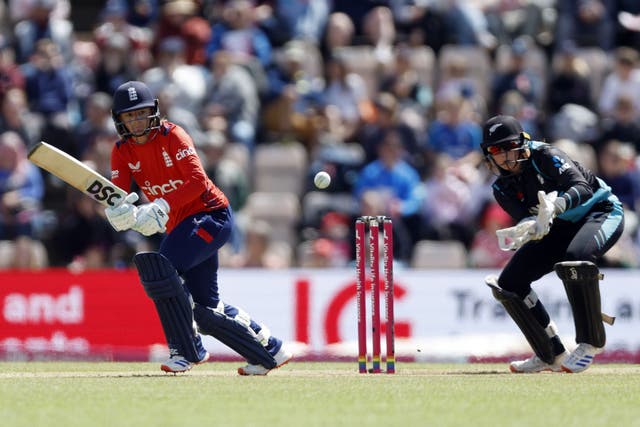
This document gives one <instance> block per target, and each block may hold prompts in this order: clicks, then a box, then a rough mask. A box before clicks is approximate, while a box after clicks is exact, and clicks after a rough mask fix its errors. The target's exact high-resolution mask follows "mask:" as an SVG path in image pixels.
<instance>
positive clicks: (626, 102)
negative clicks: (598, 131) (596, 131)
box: [594, 95, 640, 153]
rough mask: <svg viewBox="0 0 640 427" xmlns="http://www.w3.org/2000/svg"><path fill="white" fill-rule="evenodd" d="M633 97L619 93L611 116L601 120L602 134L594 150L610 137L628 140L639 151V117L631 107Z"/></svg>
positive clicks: (597, 150)
mask: <svg viewBox="0 0 640 427" xmlns="http://www.w3.org/2000/svg"><path fill="white" fill-rule="evenodd" d="M633 103H634V99H633V98H632V97H631V96H629V95H620V96H619V97H618V99H617V101H616V107H615V109H614V110H613V115H612V116H611V117H605V118H604V119H603V120H602V136H601V138H600V139H599V141H598V142H597V144H595V146H594V148H595V149H596V152H600V151H601V149H602V146H603V145H604V144H605V143H606V142H607V141H610V140H612V139H615V140H618V141H622V142H629V143H631V144H632V145H633V147H634V149H635V151H636V152H637V153H640V121H639V120H640V118H639V117H638V112H637V111H636V110H635V109H634V108H633Z"/></svg>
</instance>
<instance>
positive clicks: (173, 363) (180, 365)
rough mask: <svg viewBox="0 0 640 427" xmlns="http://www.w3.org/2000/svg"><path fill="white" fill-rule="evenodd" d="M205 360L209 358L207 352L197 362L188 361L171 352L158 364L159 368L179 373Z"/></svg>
mask: <svg viewBox="0 0 640 427" xmlns="http://www.w3.org/2000/svg"><path fill="white" fill-rule="evenodd" d="M207 360H209V353H206V354H205V355H204V357H203V358H202V360H200V361H199V362H197V363H193V362H189V361H188V360H187V359H185V358H184V357H182V356H181V355H179V354H173V355H171V356H170V357H169V358H168V359H167V360H166V361H165V362H164V363H163V364H162V365H160V369H162V370H163V371H165V372H169V373H172V374H179V373H181V372H187V371H188V370H190V369H191V368H192V367H193V365H199V364H201V363H204V362H206V361H207Z"/></svg>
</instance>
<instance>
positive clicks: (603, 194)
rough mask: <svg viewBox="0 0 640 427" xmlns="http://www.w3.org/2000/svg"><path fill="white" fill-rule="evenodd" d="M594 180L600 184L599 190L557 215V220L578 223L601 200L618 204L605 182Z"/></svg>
mask: <svg viewBox="0 0 640 427" xmlns="http://www.w3.org/2000/svg"><path fill="white" fill-rule="evenodd" d="M596 179H597V180H598V184H600V188H598V189H597V190H596V192H595V193H593V196H591V197H590V198H589V199H588V200H587V201H585V202H584V203H582V204H579V205H577V206H576V207H574V208H571V209H567V210H566V211H564V212H562V213H561V214H560V215H558V218H560V219H563V220H565V221H571V222H578V221H580V220H581V219H582V218H584V216H585V215H586V214H587V212H589V211H590V210H591V208H592V207H593V205H595V204H596V203H598V202H602V201H603V200H610V201H611V202H614V200H615V202H617V203H620V202H619V201H618V198H617V197H616V196H614V195H613V194H611V187H609V186H608V185H607V184H605V182H604V181H603V180H601V179H600V178H596ZM578 202H579V200H578ZM615 202H614V204H615Z"/></svg>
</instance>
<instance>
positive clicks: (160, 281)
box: [133, 252, 206, 363]
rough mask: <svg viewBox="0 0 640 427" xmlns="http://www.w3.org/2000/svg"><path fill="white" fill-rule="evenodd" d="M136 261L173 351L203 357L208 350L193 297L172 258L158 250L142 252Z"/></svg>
mask: <svg viewBox="0 0 640 427" xmlns="http://www.w3.org/2000/svg"><path fill="white" fill-rule="evenodd" d="M133 261H134V263H135V265H136V268H137V269H138V275H139V276H140V281H141V282H142V286H143V287H144V290H145V292H146V293H147V295H148V296H149V298H151V299H152V300H153V302H154V304H155V306H156V311H157V312H158V317H160V323H162V329H163V330H164V335H165V338H166V339H167V344H168V345H169V349H170V351H171V352H177V353H179V354H180V355H181V356H183V357H184V358H185V359H187V360H188V361H190V362H193V363H197V362H199V361H201V360H202V359H203V358H204V357H205V355H206V350H205V348H204V346H203V345H202V341H201V339H200V335H198V333H197V332H196V329H195V323H194V319H193V309H192V302H191V298H190V297H189V295H188V294H187V292H186V291H185V289H184V287H183V285H182V280H181V279H180V276H178V272H177V271H176V269H175V268H174V267H173V265H172V264H171V261H169V260H168V259H167V258H166V257H165V256H164V255H162V254H159V253H157V252H140V253H138V254H136V255H135V256H134V258H133Z"/></svg>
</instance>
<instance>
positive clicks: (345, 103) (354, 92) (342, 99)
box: [322, 56, 369, 141]
mask: <svg viewBox="0 0 640 427" xmlns="http://www.w3.org/2000/svg"><path fill="white" fill-rule="evenodd" d="M325 83H326V86H325V88H324V91H323V94H322V102H323V104H324V106H325V107H324V115H325V117H326V118H327V123H328V130H329V132H330V133H332V134H333V135H336V136H337V137H338V138H339V139H340V140H342V141H349V140H350V139H351V138H352V137H353V136H354V135H355V134H356V132H357V131H358V129H359V128H360V125H361V123H362V120H363V118H364V117H363V113H364V111H365V110H364V109H363V107H365V106H366V105H368V101H369V99H368V95H367V89H366V86H365V83H364V80H363V79H362V77H360V76H359V75H358V74H355V73H352V72H350V70H349V68H348V66H347V64H346V61H345V60H344V59H343V58H341V57H339V56H337V57H333V58H331V59H329V60H328V61H327V62H326V63H325Z"/></svg>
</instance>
